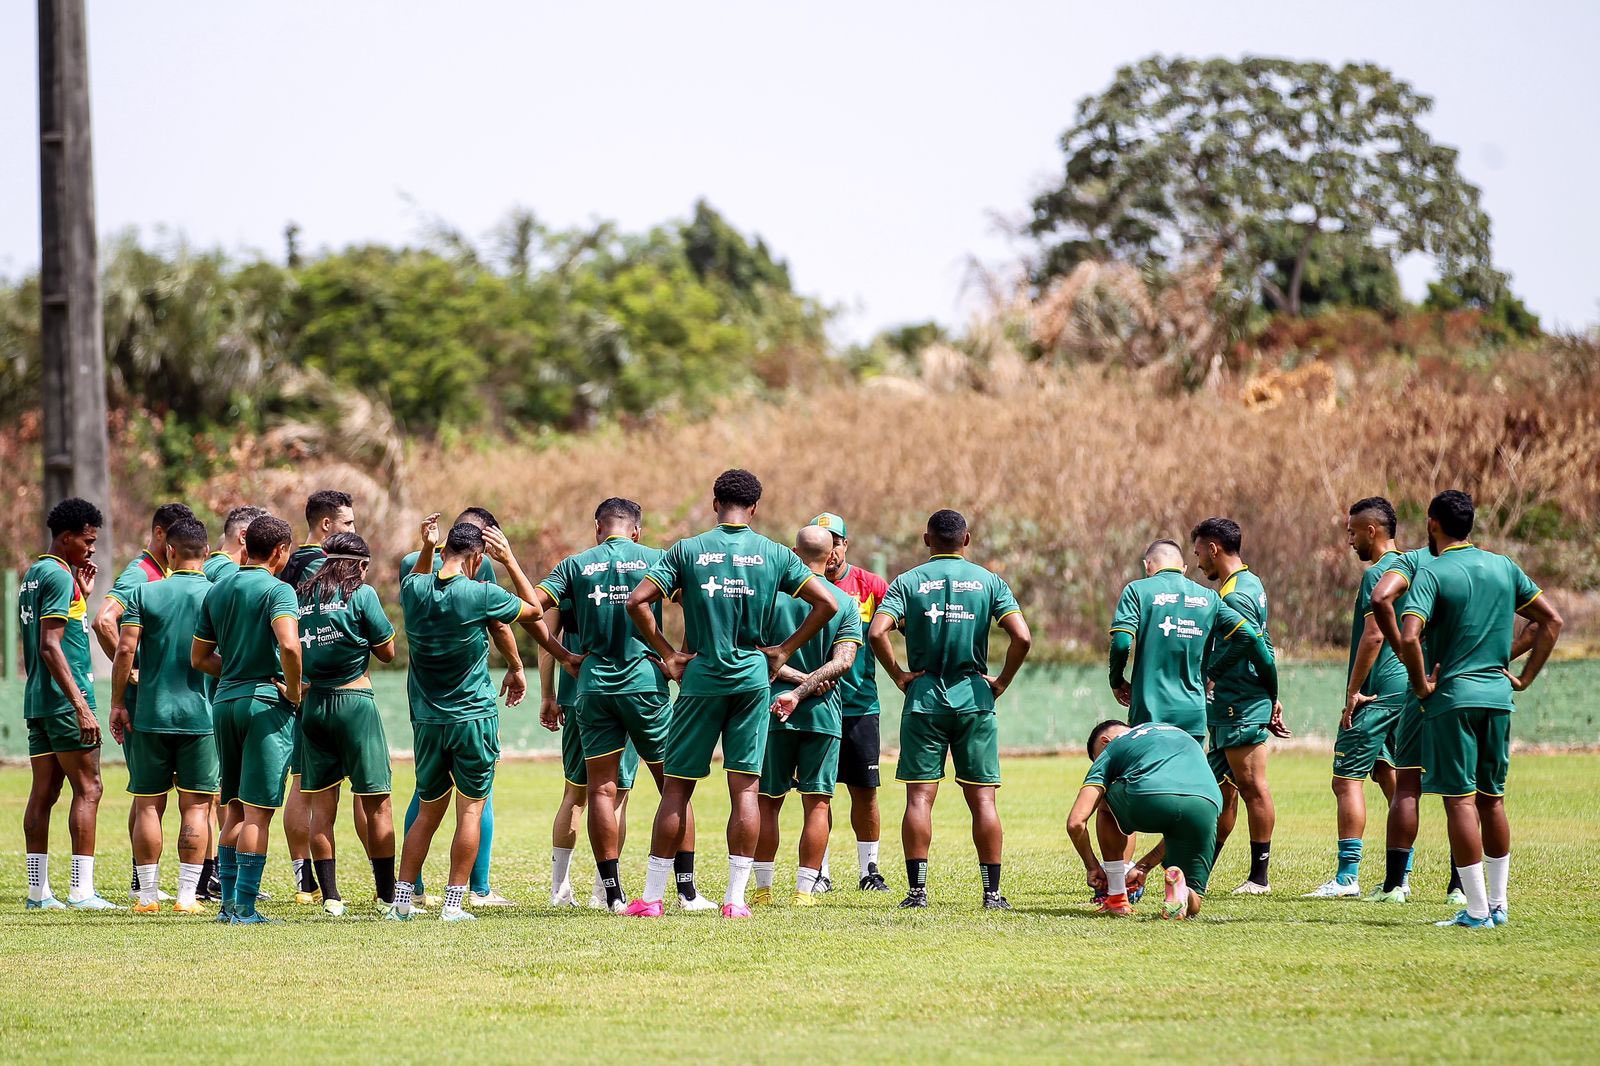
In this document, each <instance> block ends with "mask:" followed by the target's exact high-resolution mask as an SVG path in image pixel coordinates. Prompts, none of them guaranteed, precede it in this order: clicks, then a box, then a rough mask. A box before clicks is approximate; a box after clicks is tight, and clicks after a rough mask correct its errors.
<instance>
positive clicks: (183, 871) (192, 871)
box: [178, 862, 201, 904]
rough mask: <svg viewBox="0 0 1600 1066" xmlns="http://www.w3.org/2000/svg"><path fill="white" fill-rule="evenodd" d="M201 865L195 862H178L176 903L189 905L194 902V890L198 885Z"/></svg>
mask: <svg viewBox="0 0 1600 1066" xmlns="http://www.w3.org/2000/svg"><path fill="white" fill-rule="evenodd" d="M200 870H201V865H200V863H197V862H180V863H179V864H178V902H179V903H183V904H189V903H193V902H194V892H195V889H196V888H198V887H199V885H200Z"/></svg>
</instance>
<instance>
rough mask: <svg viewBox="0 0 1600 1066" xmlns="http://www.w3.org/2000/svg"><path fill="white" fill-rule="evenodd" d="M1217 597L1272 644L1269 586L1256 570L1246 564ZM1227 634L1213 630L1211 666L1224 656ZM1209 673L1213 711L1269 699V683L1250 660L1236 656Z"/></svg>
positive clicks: (1210, 650)
mask: <svg viewBox="0 0 1600 1066" xmlns="http://www.w3.org/2000/svg"><path fill="white" fill-rule="evenodd" d="M1200 587H1202V588H1204V586H1200ZM1217 596H1218V597H1220V598H1221V600H1222V602H1224V603H1226V604H1227V605H1228V606H1229V607H1232V608H1233V609H1234V610H1235V611H1237V612H1238V613H1239V615H1240V616H1241V617H1243V618H1244V620H1245V621H1247V622H1249V623H1250V624H1251V625H1252V626H1254V627H1255V629H1256V631H1257V632H1259V633H1260V634H1261V639H1262V641H1263V642H1264V643H1265V644H1266V645H1267V647H1268V648H1271V647H1272V638H1271V637H1270V636H1269V635H1268V629H1267V627H1268V624H1269V618H1270V613H1269V608H1268V605H1267V589H1266V586H1265V585H1263V584H1262V582H1261V578H1260V576H1259V575H1257V574H1256V572H1255V571H1254V570H1251V569H1250V568H1249V567H1248V566H1245V567H1241V568H1240V569H1238V570H1236V571H1234V572H1233V573H1232V574H1230V575H1229V576H1228V579H1227V580H1226V581H1224V582H1223V583H1222V585H1221V587H1219V588H1218V589H1217ZM1225 637H1226V634H1224V633H1219V632H1216V630H1215V629H1213V630H1212V632H1211V636H1210V638H1209V644H1208V651H1207V655H1206V662H1207V664H1208V667H1209V666H1210V664H1212V663H1214V662H1215V660H1216V659H1217V658H1219V657H1220V656H1221V655H1222V645H1223V642H1224V638H1225ZM1207 672H1208V673H1210V675H1211V676H1212V677H1213V678H1214V680H1215V688H1214V691H1213V693H1212V696H1211V700H1210V705H1211V708H1212V710H1213V712H1218V711H1219V709H1221V708H1226V707H1228V706H1230V705H1240V706H1243V705H1245V704H1249V703H1252V702H1259V701H1261V700H1264V699H1266V698H1267V691H1266V686H1265V685H1264V684H1262V682H1261V678H1260V676H1259V675H1258V674H1257V673H1256V668H1255V665H1254V664H1253V663H1251V662H1250V661H1249V660H1247V659H1243V658H1235V659H1234V661H1233V662H1232V663H1231V664H1229V665H1227V666H1225V667H1222V668H1220V669H1218V670H1215V671H1212V670H1209V669H1208V671H1207Z"/></svg>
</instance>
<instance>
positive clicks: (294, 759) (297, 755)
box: [289, 729, 306, 791]
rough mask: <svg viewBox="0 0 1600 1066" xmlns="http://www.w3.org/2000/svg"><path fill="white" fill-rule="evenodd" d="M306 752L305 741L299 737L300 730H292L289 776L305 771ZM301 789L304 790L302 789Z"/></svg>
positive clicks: (300, 774)
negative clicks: (292, 746)
mask: <svg viewBox="0 0 1600 1066" xmlns="http://www.w3.org/2000/svg"><path fill="white" fill-rule="evenodd" d="M305 767H306V752H305V741H304V740H302V739H301V737H300V730H298V729H296V730H295V731H294V750H293V751H291V752H290V753H289V776H290V777H300V776H302V775H303V774H304V773H305ZM301 791H304V789H302V790H301Z"/></svg>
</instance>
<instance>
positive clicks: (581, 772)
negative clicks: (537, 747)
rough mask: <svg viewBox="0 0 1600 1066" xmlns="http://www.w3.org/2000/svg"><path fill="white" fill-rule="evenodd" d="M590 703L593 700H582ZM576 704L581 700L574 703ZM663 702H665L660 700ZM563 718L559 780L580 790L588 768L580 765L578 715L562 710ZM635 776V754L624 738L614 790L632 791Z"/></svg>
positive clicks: (573, 710) (572, 710) (585, 783)
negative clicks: (563, 780)
mask: <svg viewBox="0 0 1600 1066" xmlns="http://www.w3.org/2000/svg"><path fill="white" fill-rule="evenodd" d="M585 698H587V699H592V698H593V697H585ZM578 702H579V703H580V704H581V703H582V702H583V701H582V700H579V701H578ZM663 702H665V699H664V698H663ZM562 711H563V712H564V717H563V719H562V722H561V776H562V777H564V778H566V780H567V784H569V785H577V786H579V787H580V788H583V787H587V786H588V784H589V766H588V764H587V763H585V762H584V752H583V740H582V737H581V736H580V735H579V729H580V725H579V721H578V715H579V713H580V712H579V711H578V709H577V708H576V707H563V708H562ZM616 753H617V749H615V748H612V749H611V750H610V751H602V752H597V753H596V754H595V756H594V757H595V758H597V759H598V758H603V757H604V756H606V755H615V754H616ZM638 776H639V753H638V752H637V751H635V750H634V749H633V740H632V739H631V738H628V737H624V738H623V741H622V761H621V762H620V763H619V764H618V766H617V790H618V791H619V792H627V791H628V790H629V789H631V788H633V781H634V778H636V777H638Z"/></svg>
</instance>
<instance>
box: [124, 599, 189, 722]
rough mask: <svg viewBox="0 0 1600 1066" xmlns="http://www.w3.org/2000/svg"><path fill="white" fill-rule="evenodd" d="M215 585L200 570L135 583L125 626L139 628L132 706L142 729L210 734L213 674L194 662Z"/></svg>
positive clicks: (135, 718) (125, 605)
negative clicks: (192, 656)
mask: <svg viewBox="0 0 1600 1066" xmlns="http://www.w3.org/2000/svg"><path fill="white" fill-rule="evenodd" d="M210 591H211V583H210V582H209V581H207V580H206V575H205V574H204V573H203V572H201V571H199V570H174V571H172V573H171V574H169V575H168V576H167V578H166V579H165V580H163V581H152V582H150V583H149V584H146V585H139V586H136V587H135V588H134V589H132V590H131V591H130V592H129V593H128V599H127V602H126V603H124V604H123V611H122V625H123V626H125V627H127V626H132V627H136V628H138V630H139V663H140V666H139V702H138V705H137V706H131V707H129V710H130V711H132V713H133V728H134V729H136V730H138V731H139V732H141V733H178V734H188V735H195V734H208V733H210V732H211V701H210V699H209V698H208V693H207V686H206V681H207V680H208V675H206V674H203V673H201V672H200V671H198V670H196V669H195V668H194V667H193V666H191V665H189V662H190V651H191V649H192V648H193V647H194V635H195V631H196V630H197V629H198V628H199V626H200V612H201V610H202V609H203V608H204V605H205V599H206V593H208V592H210Z"/></svg>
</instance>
